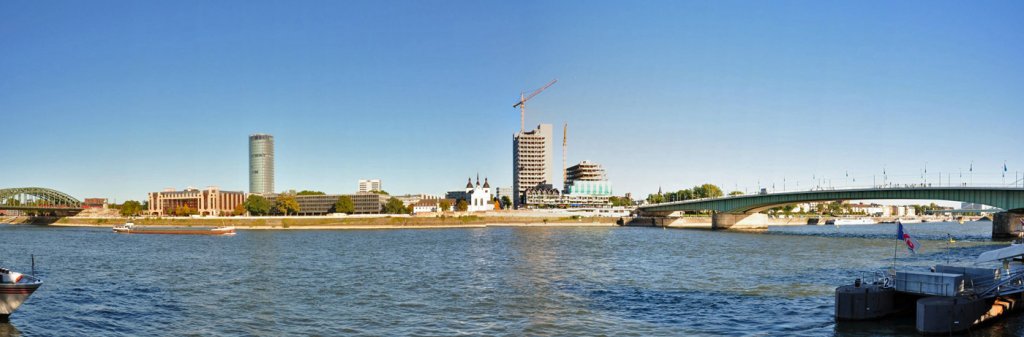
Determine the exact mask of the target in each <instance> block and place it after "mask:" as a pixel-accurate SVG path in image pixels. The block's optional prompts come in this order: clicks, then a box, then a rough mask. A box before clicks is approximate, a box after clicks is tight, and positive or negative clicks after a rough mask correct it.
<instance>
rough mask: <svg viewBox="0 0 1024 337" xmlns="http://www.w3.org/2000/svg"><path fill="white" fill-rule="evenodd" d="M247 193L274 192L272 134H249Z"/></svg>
mask: <svg viewBox="0 0 1024 337" xmlns="http://www.w3.org/2000/svg"><path fill="white" fill-rule="evenodd" d="M249 193H255V194H271V193H274V136H271V135H268V134H262V133H257V134H253V135H249Z"/></svg>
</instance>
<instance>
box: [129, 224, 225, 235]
mask: <svg viewBox="0 0 1024 337" xmlns="http://www.w3.org/2000/svg"><path fill="white" fill-rule="evenodd" d="M113 230H114V233H120V234H183V235H235V227H233V226H226V227H205V226H200V227H180V226H136V225H135V224H134V223H132V222H131V221H129V222H126V223H125V224H123V225H120V226H114V228H113Z"/></svg>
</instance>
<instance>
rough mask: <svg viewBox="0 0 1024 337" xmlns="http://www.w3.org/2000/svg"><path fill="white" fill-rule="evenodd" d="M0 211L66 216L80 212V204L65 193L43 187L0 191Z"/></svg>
mask: <svg viewBox="0 0 1024 337" xmlns="http://www.w3.org/2000/svg"><path fill="white" fill-rule="evenodd" d="M0 210H17V211H24V212H30V213H35V214H47V215H66V214H75V213H78V212H80V211H81V210H82V202H81V201H79V200H78V199H75V197H72V196H71V195H68V194H67V193H64V192H61V191H58V190H54V189H50V188H45V187H15V188H3V189H0Z"/></svg>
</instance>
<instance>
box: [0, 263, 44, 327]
mask: <svg viewBox="0 0 1024 337" xmlns="http://www.w3.org/2000/svg"><path fill="white" fill-rule="evenodd" d="M41 285H43V281H42V280H40V279H38V278H36V277H35V276H31V275H24V274H22V273H19V272H15V271H11V270H8V269H4V268H0V322H6V321H8V320H9V318H10V316H11V314H12V313H14V310H17V309H18V307H20V306H21V304H22V303H25V300H27V299H28V297H29V296H31V295H32V293H34V292H36V289H38V288H39V286H41Z"/></svg>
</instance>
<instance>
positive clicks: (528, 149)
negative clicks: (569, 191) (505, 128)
mask: <svg viewBox="0 0 1024 337" xmlns="http://www.w3.org/2000/svg"><path fill="white" fill-rule="evenodd" d="M551 138H552V129H551V124H540V125H538V126H537V129H534V130H530V131H520V132H519V133H517V134H515V135H513V137H512V190H513V191H514V192H515V193H516V197H515V198H512V201H513V204H514V205H515V207H516V208H520V207H521V206H523V202H524V201H525V200H524V197H523V195H524V193H525V192H526V190H527V189H530V188H533V187H536V186H539V185H542V184H551V182H552V179H551V174H552V169H551V168H552V167H554V164H553V161H552V160H553V157H552V153H553V151H552V147H551V146H552V139H551Z"/></svg>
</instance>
